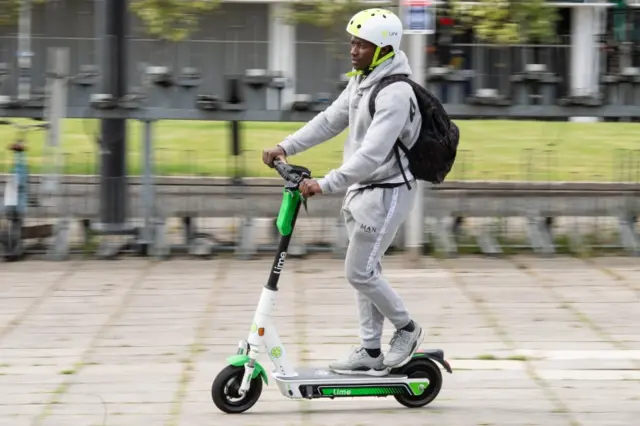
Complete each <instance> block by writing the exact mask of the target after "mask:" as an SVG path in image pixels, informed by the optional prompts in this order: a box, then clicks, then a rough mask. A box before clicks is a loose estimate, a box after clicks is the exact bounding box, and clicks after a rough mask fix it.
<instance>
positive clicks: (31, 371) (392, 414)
mask: <svg viewBox="0 0 640 426" xmlns="http://www.w3.org/2000/svg"><path fill="white" fill-rule="evenodd" d="M270 265H271V260H270V259H266V260H265V259H261V260H257V261H249V262H243V261H237V260H233V259H230V258H217V259H212V260H209V261H204V262H201V261H189V260H183V259H179V260H172V261H169V262H166V263H155V262H151V261H149V260H146V259H131V258H127V259H123V260H119V261H115V262H99V261H86V262H85V261H72V262H64V263H48V262H40V261H27V262H23V263H16V264H2V269H0V282H3V283H5V282H11V283H13V284H12V285H11V286H2V287H1V288H0V306H2V312H0V393H2V394H3V395H9V396H8V397H5V398H3V399H2V400H0V426H4V425H5V424H7V425H8V424H11V425H12V426H15V425H18V426H22V425H29V426H43V425H44V426H56V425H64V426H87V425H102V424H104V415H105V412H106V414H107V420H106V424H107V425H109V426H112V425H123V426H128V425H132V426H133V425H135V426H140V425H141V424H151V423H153V424H154V425H167V426H180V425H189V426H199V425H211V424H216V425H217V424H224V425H229V426H232V425H243V426H245V425H254V424H255V425H264V424H266V423H277V424H278V425H304V426H308V425H311V426H313V425H318V426H320V425H321V426H326V425H327V424H331V425H349V426H354V425H379V424H381V422H385V421H389V422H393V423H394V424H439V425H452V426H453V425H455V426H466V425H510V426H511V425H545V426H549V425H571V426H577V425H598V426H599V425H625V426H628V425H630V424H634V422H635V420H636V419H637V418H638V415H640V376H638V371H640V370H639V369H640V334H639V333H638V332H637V330H636V328H637V327H636V324H637V323H638V320H640V317H639V316H638V315H640V299H639V298H638V295H639V291H640V289H638V288H637V286H636V283H637V282H640V267H638V266H637V264H634V263H633V262H631V261H630V260H629V259H626V258H614V257H611V258H602V259H589V260H588V261H585V260H581V259H571V258H555V259H538V258H535V257H531V256H526V257H524V256H519V257H516V258H511V259H503V260H500V259H485V258H482V257H475V256H471V257H468V258H466V257H465V258H461V259H447V260H438V259H432V258H425V259H423V261H422V262H421V264H420V267H419V268H415V267H412V268H411V269H405V268H404V266H405V265H406V262H404V260H402V259H400V258H399V257H397V256H389V257H388V259H385V267H384V271H385V274H386V275H387V277H388V279H389V281H390V282H391V283H392V285H393V286H394V288H396V290H397V291H398V293H399V294H400V295H401V296H403V297H404V298H405V301H406V304H407V306H408V308H409V309H410V311H411V312H412V316H413V318H414V319H415V320H416V321H417V322H419V323H420V324H422V325H423V326H424V327H425V329H426V330H427V338H426V339H425V343H424V344H423V347H439V348H442V349H444V350H445V354H446V356H447V358H448V359H449V361H450V363H451V365H452V367H453V368H454V374H453V375H449V374H446V373H444V380H445V382H444V386H443V390H442V392H441V394H440V396H439V397H438V398H437V399H436V400H435V401H434V402H433V403H432V405H430V406H428V407H426V408H424V409H419V410H409V409H406V408H404V407H402V406H401V405H400V404H398V403H397V402H396V401H395V400H394V399H393V398H387V399H365V400H334V401H311V402H310V401H291V400H287V399H286V398H284V397H282V396H281V395H280V393H279V392H278V391H277V389H276V388H275V386H274V384H273V383H272V381H271V384H270V385H269V386H266V387H265V388H264V391H263V395H262V396H261V399H260V401H259V402H258V403H257V404H256V405H255V407H254V408H253V409H252V410H250V411H249V412H247V413H244V414H243V415H241V416H228V415H224V414H222V413H220V412H219V411H218V410H217V409H216V407H215V406H214V405H213V403H212V401H211V396H210V386H211V382H212V380H213V378H214V377H215V375H216V374H217V373H218V371H220V370H221V369H222V368H223V367H224V363H225V358H226V357H227V356H229V355H232V354H233V353H235V350H236V347H237V346H236V345H237V341H238V340H240V339H243V338H245V337H246V335H247V333H248V331H249V327H250V324H251V320H252V316H253V313H254V309H255V306H256V303H257V301H258V298H259V295H260V292H261V291H262V286H263V284H264V281H265V277H266V274H267V272H266V271H268V269H269V267H270ZM343 271H344V267H343V264H342V262H341V261H339V260H336V259H330V258H322V257H318V258H316V257H310V258H308V259H301V260H292V261H290V262H289V263H288V264H287V267H286V268H285V272H284V273H283V275H282V279H281V282H280V286H281V288H280V291H279V293H278V299H277V305H276V312H275V316H274V321H275V323H276V324H277V327H278V331H279V334H280V336H281V338H282V340H283V341H284V343H285V344H286V347H287V352H288V355H289V356H290V358H291V359H292V360H293V361H294V362H296V364H298V365H300V366H309V365H315V364H318V365H320V366H325V365H326V364H327V362H328V361H329V360H331V359H333V358H335V357H337V356H341V355H343V354H344V353H345V351H347V350H348V349H349V347H350V346H352V345H356V344H358V329H357V324H358V319H357V312H356V310H355V298H354V289H353V288H352V287H351V286H350V285H349V284H348V283H347V282H346V281H345V280H344V279H343ZM634 280H635V281H634ZM391 332H392V330H391V329H390V327H389V326H388V325H387V327H386V329H385V332H384V336H383V342H384V347H383V349H385V350H386V346H387V345H386V342H388V341H389V338H390V337H391ZM263 361H264V362H265V364H266V365H267V366H268V365H269V362H268V360H266V357H265V359H264V360H263Z"/></svg>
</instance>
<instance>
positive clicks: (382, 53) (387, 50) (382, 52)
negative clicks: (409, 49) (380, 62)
mask: <svg viewBox="0 0 640 426" xmlns="http://www.w3.org/2000/svg"><path fill="white" fill-rule="evenodd" d="M392 51H393V47H391V46H385V47H383V48H382V49H380V57H382V56H386V55H388V54H389V53H390V52H392Z"/></svg>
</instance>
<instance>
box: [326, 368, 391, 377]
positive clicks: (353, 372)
mask: <svg viewBox="0 0 640 426" xmlns="http://www.w3.org/2000/svg"><path fill="white" fill-rule="evenodd" d="M331 371H333V372H334V373H336V374H343V375H345V376H373V377H382V376H386V375H388V374H389V369H388V368H385V369H383V370H374V369H373V368H371V369H369V370H334V369H331Z"/></svg>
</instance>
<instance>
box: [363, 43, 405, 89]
mask: <svg viewBox="0 0 640 426" xmlns="http://www.w3.org/2000/svg"><path fill="white" fill-rule="evenodd" d="M391 74H405V75H407V76H409V77H411V74H412V73H411V67H410V66H409V59H408V58H407V55H405V53H404V52H403V51H402V50H398V51H397V52H396V53H395V54H394V55H393V56H392V57H390V58H389V59H387V60H386V61H384V62H383V63H381V64H380V65H378V66H377V67H375V68H374V69H373V71H371V72H370V73H369V75H367V76H366V78H364V79H363V80H362V81H361V83H360V85H359V88H361V89H365V88H367V87H370V86H373V85H374V84H376V83H377V82H378V81H380V80H381V79H382V78H383V77H386V76H388V75H391Z"/></svg>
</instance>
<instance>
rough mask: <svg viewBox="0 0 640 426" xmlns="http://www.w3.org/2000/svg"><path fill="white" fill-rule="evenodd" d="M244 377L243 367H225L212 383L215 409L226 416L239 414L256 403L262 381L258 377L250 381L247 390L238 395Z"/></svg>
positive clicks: (260, 391)
mask: <svg viewBox="0 0 640 426" xmlns="http://www.w3.org/2000/svg"><path fill="white" fill-rule="evenodd" d="M243 375H244V366H239V367H236V366H233V365H228V366H226V367H225V368H224V369H223V370H222V371H220V373H218V375H217V376H216V378H215V380H214V381H213V385H212V386H211V398H212V399H213V403H214V404H216V407H218V409H220V411H223V412H225V413H228V414H239V413H242V412H245V411H247V410H248V409H250V408H251V407H253V405H254V404H255V403H256V402H258V399H259V398H260V394H261V393H262V379H261V378H260V377H259V376H258V377H256V378H254V379H251V382H250V385H249V390H248V391H247V392H246V393H245V394H244V395H240V394H239V392H238V391H239V390H240V385H241V384H242V376H243Z"/></svg>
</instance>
